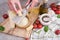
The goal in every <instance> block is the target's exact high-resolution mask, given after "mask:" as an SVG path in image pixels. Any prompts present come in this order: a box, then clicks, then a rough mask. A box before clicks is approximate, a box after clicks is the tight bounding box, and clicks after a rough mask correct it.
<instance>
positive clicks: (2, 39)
mask: <svg viewBox="0 0 60 40" xmlns="http://www.w3.org/2000/svg"><path fill="white" fill-rule="evenodd" d="M21 1H24V2H25V1H27V0H21ZM56 1H60V0H49V2H48V3H49V4H50V3H52V2H56ZM4 2H7V0H0V4H2V3H4ZM22 4H23V3H22ZM0 12H1V11H0ZM1 15H2V13H0V21H2V20H3V19H2V18H1ZM0 40H24V38H20V37H14V36H10V35H7V34H3V33H0ZM41 40H60V38H59V37H57V38H53V39H52V38H44V39H41Z"/></svg>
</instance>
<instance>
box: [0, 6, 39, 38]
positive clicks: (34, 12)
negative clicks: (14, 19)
mask: <svg viewBox="0 0 60 40" xmlns="http://www.w3.org/2000/svg"><path fill="white" fill-rule="evenodd" d="M38 14H39V8H38V7H36V8H32V9H30V10H29V14H27V16H28V18H29V23H28V24H27V25H26V26H28V27H30V26H31V25H32V24H33V23H34V22H35V20H36V19H37V18H38ZM0 25H3V26H4V27H5V30H4V31H3V33H7V34H10V35H15V36H18V37H24V38H29V37H30V35H31V32H32V29H31V30H29V31H28V30H26V28H19V27H17V26H16V27H14V28H11V25H10V20H9V18H8V19H6V20H5V21H4V22H2V23H1V24H0ZM28 27H27V29H28Z"/></svg>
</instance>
